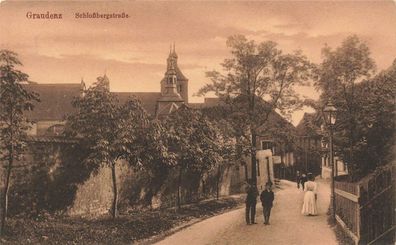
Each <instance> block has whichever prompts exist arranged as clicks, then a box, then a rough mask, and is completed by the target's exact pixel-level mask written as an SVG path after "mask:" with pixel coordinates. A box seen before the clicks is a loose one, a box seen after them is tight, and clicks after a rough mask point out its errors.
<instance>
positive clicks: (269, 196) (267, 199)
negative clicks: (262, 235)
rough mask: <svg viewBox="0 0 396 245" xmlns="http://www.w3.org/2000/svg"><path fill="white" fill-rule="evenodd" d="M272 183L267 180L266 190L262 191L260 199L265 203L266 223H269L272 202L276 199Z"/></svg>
mask: <svg viewBox="0 0 396 245" xmlns="http://www.w3.org/2000/svg"><path fill="white" fill-rule="evenodd" d="M271 187H272V184H271V183H269V182H267V183H266V184H265V190H263V191H262V192H261V195H260V200H261V204H262V205H263V214H264V224H265V225H269V218H270V215H271V208H272V203H273V201H274V192H272V190H271Z"/></svg>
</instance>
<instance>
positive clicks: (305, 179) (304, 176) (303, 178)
mask: <svg viewBox="0 0 396 245" xmlns="http://www.w3.org/2000/svg"><path fill="white" fill-rule="evenodd" d="M307 180H308V179H307V176H306V175H305V174H302V175H301V178H300V184H301V187H302V189H303V190H305V182H307Z"/></svg>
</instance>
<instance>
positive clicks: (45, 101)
mask: <svg viewBox="0 0 396 245" xmlns="http://www.w3.org/2000/svg"><path fill="white" fill-rule="evenodd" d="M23 86H24V88H25V89H27V90H29V91H33V92H36V93H38V94H39V98H40V102H35V103H34V105H35V107H34V110H33V111H29V112H27V117H28V118H29V119H31V120H34V121H38V120H40V121H45V120H48V121H55V120H59V121H62V120H64V119H65V116H67V115H70V114H72V113H73V112H74V110H75V109H74V108H73V106H72V104H71V102H72V101H73V98H74V97H78V96H80V93H81V84H80V83H69V84H24V85H23ZM112 94H114V95H115V96H116V97H117V99H118V100H119V102H120V103H122V104H123V103H125V102H127V101H128V99H130V98H132V97H133V96H135V97H136V98H137V99H139V100H140V101H141V103H142V106H143V108H144V109H145V110H146V111H147V112H148V113H149V114H151V115H155V110H156V105H157V100H158V99H159V98H160V97H161V93H159V92H112Z"/></svg>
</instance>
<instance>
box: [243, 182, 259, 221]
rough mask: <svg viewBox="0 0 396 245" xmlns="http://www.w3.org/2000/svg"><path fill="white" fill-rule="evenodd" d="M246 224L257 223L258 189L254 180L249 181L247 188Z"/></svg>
mask: <svg viewBox="0 0 396 245" xmlns="http://www.w3.org/2000/svg"><path fill="white" fill-rule="evenodd" d="M246 193H247V196H246V224H248V225H250V224H257V223H256V222H255V217H256V204H257V196H258V195H259V194H258V190H257V186H256V185H255V184H254V183H253V181H252V180H250V181H248V186H247V188H246Z"/></svg>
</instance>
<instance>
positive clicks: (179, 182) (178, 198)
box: [176, 166, 183, 210]
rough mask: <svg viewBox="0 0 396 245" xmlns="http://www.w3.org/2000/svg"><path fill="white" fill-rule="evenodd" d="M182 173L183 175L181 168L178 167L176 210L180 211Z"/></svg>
mask: <svg viewBox="0 0 396 245" xmlns="http://www.w3.org/2000/svg"><path fill="white" fill-rule="evenodd" d="M182 173H183V168H182V167H181V166H180V168H179V177H178V180H177V200H176V201H177V203H176V204H177V210H180V208H181V182H182Z"/></svg>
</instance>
